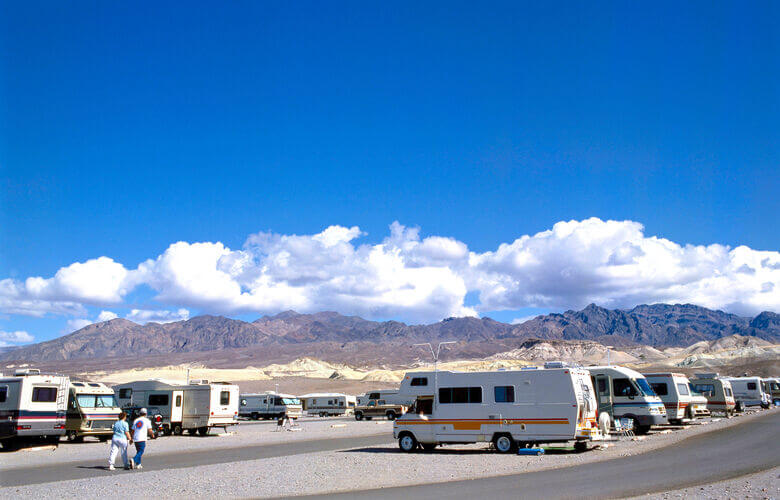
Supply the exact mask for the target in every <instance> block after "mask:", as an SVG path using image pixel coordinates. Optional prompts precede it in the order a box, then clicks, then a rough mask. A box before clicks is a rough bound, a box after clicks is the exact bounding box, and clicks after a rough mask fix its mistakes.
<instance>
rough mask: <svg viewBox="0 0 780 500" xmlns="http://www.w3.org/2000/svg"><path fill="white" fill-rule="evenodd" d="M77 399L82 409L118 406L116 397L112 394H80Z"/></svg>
mask: <svg viewBox="0 0 780 500" xmlns="http://www.w3.org/2000/svg"><path fill="white" fill-rule="evenodd" d="M76 399H77V400H78V402H79V406H80V407H81V408H112V407H114V406H116V404H115V403H114V396H113V395H111V394H79V395H78V396H76ZM74 408H75V405H74Z"/></svg>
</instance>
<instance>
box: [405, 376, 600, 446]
mask: <svg viewBox="0 0 780 500" xmlns="http://www.w3.org/2000/svg"><path fill="white" fill-rule="evenodd" d="M423 380H424V381H425V383H422V381H423ZM400 391H401V392H402V393H404V394H409V395H413V396H414V398H415V401H414V403H413V406H412V408H411V409H410V410H409V411H408V412H407V413H406V414H405V415H403V416H401V417H399V418H398V419H397V420H396V421H395V423H394V424H393V435H394V437H395V438H396V439H398V444H399V446H400V448H401V450H403V451H406V452H411V451H414V450H415V449H416V448H417V447H418V445H419V446H421V447H422V448H423V450H426V451H431V450H433V449H434V448H435V447H436V446H437V445H439V444H445V443H476V442H492V443H493V444H494V446H495V448H496V450H498V451H499V452H502V453H507V452H510V451H512V450H513V449H515V448H516V447H517V445H518V444H530V443H549V442H566V441H572V440H576V442H577V444H576V447H577V448H580V449H581V448H583V447H584V446H585V442H586V441H587V440H590V439H594V438H597V437H599V431H598V427H597V426H596V399H595V397H594V391H593V386H592V384H591V380H590V376H589V374H588V372H587V371H586V370H583V369H581V368H559V369H549V370H548V369H540V370H527V371H508V370H507V371H495V372H451V371H440V372H412V373H407V374H406V376H405V377H404V379H403V381H402V382H401V390H400Z"/></svg>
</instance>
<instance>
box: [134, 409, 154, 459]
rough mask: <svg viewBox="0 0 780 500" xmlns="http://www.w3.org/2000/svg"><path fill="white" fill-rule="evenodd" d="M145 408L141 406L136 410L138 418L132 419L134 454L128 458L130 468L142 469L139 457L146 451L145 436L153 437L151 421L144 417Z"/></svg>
mask: <svg viewBox="0 0 780 500" xmlns="http://www.w3.org/2000/svg"><path fill="white" fill-rule="evenodd" d="M146 413H147V411H146V408H141V410H140V411H139V412H138V414H139V416H138V418H136V419H135V421H133V442H134V443H135V450H136V454H135V456H134V457H133V458H131V459H130V468H131V469H143V466H142V465H141V457H142V456H143V454H144V451H146V438H147V437H152V438H153V437H154V431H153V430H152V422H151V421H150V420H149V419H148V418H146Z"/></svg>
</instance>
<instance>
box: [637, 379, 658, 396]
mask: <svg viewBox="0 0 780 500" xmlns="http://www.w3.org/2000/svg"><path fill="white" fill-rule="evenodd" d="M634 382H636V385H638V386H639V388H640V389H641V390H642V393H643V394H644V395H645V396H655V391H653V388H652V387H650V384H648V383H647V380H645V379H643V378H639V379H636V380H635V381H634Z"/></svg>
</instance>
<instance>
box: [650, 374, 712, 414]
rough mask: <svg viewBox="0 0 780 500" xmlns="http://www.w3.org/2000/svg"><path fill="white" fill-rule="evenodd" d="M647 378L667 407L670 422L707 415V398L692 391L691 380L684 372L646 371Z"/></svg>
mask: <svg viewBox="0 0 780 500" xmlns="http://www.w3.org/2000/svg"><path fill="white" fill-rule="evenodd" d="M645 378H646V379H647V381H648V382H649V383H650V387H652V388H653V392H655V393H656V395H657V396H658V397H660V398H661V401H663V403H664V407H665V408H666V418H667V420H669V423H673V424H679V423H681V422H682V421H683V419H686V418H687V419H691V420H692V419H694V418H696V417H706V416H708V415H709V414H710V412H709V410H708V409H707V398H705V397H704V396H702V395H699V394H694V393H692V392H691V381H690V380H688V377H686V376H685V375H684V374H682V373H645Z"/></svg>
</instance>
